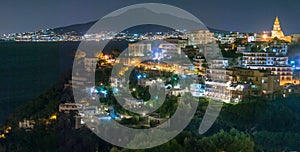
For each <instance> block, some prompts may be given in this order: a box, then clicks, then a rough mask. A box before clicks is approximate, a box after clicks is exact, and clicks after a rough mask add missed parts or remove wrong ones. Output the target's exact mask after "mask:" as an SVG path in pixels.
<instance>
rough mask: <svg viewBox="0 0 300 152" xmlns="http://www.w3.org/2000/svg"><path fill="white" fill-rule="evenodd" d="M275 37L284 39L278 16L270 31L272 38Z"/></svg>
mask: <svg viewBox="0 0 300 152" xmlns="http://www.w3.org/2000/svg"><path fill="white" fill-rule="evenodd" d="M275 37H277V38H278V39H281V38H284V34H283V32H282V30H281V27H280V22H279V19H278V16H277V17H276V19H275V22H274V25H273V30H272V38H275Z"/></svg>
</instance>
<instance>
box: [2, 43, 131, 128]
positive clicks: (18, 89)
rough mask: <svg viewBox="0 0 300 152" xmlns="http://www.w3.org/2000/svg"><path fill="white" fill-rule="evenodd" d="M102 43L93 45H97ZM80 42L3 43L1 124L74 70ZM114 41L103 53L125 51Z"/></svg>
mask: <svg viewBox="0 0 300 152" xmlns="http://www.w3.org/2000/svg"><path fill="white" fill-rule="evenodd" d="M98 43H100V42H91V43H90V45H98ZM79 44H80V42H0V54H1V55H0V58H1V59H0V123H1V122H3V121H4V120H5V119H6V118H7V117H8V116H9V115H10V113H12V112H13V111H14V110H15V109H16V108H17V107H18V106H20V105H22V104H24V103H26V102H28V101H30V100H31V99H33V98H35V97H37V96H39V95H40V94H42V93H43V92H45V91H47V90H48V89H50V88H51V87H52V86H53V85H54V84H55V83H57V82H59V79H60V78H61V77H62V75H64V74H65V73H66V72H67V71H68V70H71V69H72V65H73V60H74V54H75V52H76V50H77V48H78V46H79ZM127 45H128V44H127V42H125V41H122V42H120V41H111V42H110V43H109V44H108V45H107V46H106V47H105V48H104V50H103V51H104V52H109V51H110V50H112V49H119V50H123V49H124V48H126V47H127Z"/></svg>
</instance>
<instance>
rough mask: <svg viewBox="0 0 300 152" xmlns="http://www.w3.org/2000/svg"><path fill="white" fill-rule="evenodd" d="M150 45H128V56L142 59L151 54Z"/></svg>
mask: <svg viewBox="0 0 300 152" xmlns="http://www.w3.org/2000/svg"><path fill="white" fill-rule="evenodd" d="M151 52H152V50H151V43H129V44H128V56H131V57H143V56H146V55H147V54H148V53H151Z"/></svg>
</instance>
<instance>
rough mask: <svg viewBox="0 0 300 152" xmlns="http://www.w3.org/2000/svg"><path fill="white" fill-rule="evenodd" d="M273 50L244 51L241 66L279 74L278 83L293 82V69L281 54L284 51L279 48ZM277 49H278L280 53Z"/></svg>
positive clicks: (286, 58)
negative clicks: (270, 51)
mask: <svg viewBox="0 0 300 152" xmlns="http://www.w3.org/2000/svg"><path fill="white" fill-rule="evenodd" d="M273 51H274V52H272V53H269V52H244V53H243V61H242V64H243V67H245V68H250V69H257V70H267V71H271V73H272V74H274V75H278V76H280V85H284V84H286V83H293V69H292V67H291V66H289V65H288V57H286V56H284V55H283V54H285V53H286V52H285V51H283V52H282V51H281V50H280V49H278V50H273ZM277 51H280V54H279V52H277Z"/></svg>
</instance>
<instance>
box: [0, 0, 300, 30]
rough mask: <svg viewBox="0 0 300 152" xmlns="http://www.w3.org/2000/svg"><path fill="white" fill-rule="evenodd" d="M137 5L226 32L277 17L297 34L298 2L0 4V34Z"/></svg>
mask: <svg viewBox="0 0 300 152" xmlns="http://www.w3.org/2000/svg"><path fill="white" fill-rule="evenodd" d="M137 3H164V4H169V5H174V6H177V7H179V8H182V9H185V10H187V11H189V12H190V13H192V14H193V15H195V16H196V17H198V18H199V19H200V20H201V21H202V22H204V23H205V24H206V25H207V26H209V27H214V28H219V29H224V30H229V31H242V32H261V31H264V30H271V28H272V24H273V22H274V19H275V16H279V19H280V21H281V24H282V28H283V30H284V32H285V33H286V34H291V33H300V27H299V25H300V17H299V15H300V9H299V8H298V7H299V6H300V0H205V1H203V0H91V1H88V0H80V1H79V0H5V1H4V0H1V3H0V12H1V16H0V34H4V33H14V32H25V31H33V30H36V29H46V28H54V27H61V26H65V25H71V24H75V23H85V22H88V21H93V20H96V19H100V18H101V17H103V16H104V15H106V14H108V13H110V12H112V11H114V10H116V9H119V8H122V7H125V6H128V5H132V4H137Z"/></svg>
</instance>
